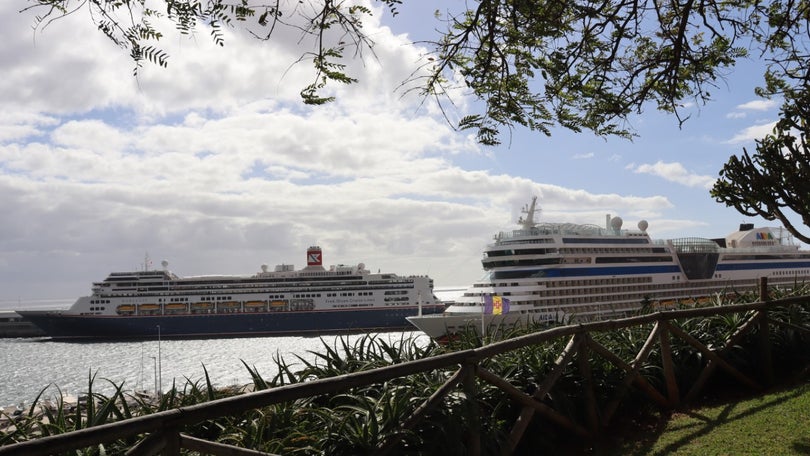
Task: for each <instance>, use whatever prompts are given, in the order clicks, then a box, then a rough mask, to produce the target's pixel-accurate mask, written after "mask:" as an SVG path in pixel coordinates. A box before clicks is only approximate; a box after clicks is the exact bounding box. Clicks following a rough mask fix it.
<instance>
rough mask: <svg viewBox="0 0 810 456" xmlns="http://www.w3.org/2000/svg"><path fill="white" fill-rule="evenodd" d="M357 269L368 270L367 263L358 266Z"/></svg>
mask: <svg viewBox="0 0 810 456" xmlns="http://www.w3.org/2000/svg"><path fill="white" fill-rule="evenodd" d="M357 269H366V264H365V263H360V264H358V265H357Z"/></svg>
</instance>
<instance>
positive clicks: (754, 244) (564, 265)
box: [408, 197, 810, 340]
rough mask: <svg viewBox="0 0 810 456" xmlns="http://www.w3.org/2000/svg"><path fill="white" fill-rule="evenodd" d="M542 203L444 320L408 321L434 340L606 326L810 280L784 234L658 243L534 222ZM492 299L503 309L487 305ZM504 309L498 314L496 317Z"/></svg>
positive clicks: (615, 229)
mask: <svg viewBox="0 0 810 456" xmlns="http://www.w3.org/2000/svg"><path fill="white" fill-rule="evenodd" d="M538 211H539V208H538V207H537V198H536V197H535V198H533V199H532V202H531V203H530V204H529V205H528V206H527V207H525V208H524V209H523V212H524V214H525V216H524V217H522V218H521V219H520V220H519V221H518V224H519V225H520V226H519V228H518V229H516V230H513V231H511V232H500V233H498V234H497V235H495V242H494V243H492V244H490V245H488V246H487V247H486V249H485V251H484V257H483V259H482V264H483V267H484V271H485V275H484V277H483V278H482V279H481V280H479V281H478V282H476V283H474V284H473V285H472V286H471V287H469V288H467V289H466V291H465V292H464V293H463V294H462V295H461V296H459V297H457V298H456V299H455V302H453V303H451V304H450V305H449V306H448V307H447V309H446V310H445V311H444V312H443V313H441V314H435V315H422V316H411V317H408V321H410V322H411V324H413V325H414V326H416V327H417V328H418V329H420V330H421V331H423V332H424V333H426V334H427V335H429V336H430V337H432V338H434V339H438V340H441V339H443V338H445V337H447V336H449V335H452V334H454V333H457V332H460V331H462V330H464V329H465V328H471V329H474V330H476V331H477V332H479V333H480V332H481V331H487V332H491V331H494V330H496V329H497V328H499V327H500V328H504V327H509V326H512V325H515V324H521V325H526V324H527V323H529V322H535V323H542V322H549V321H555V322H575V321H588V320H594V319H609V318H616V317H622V316H627V315H629V314H632V313H635V312H637V311H638V310H639V309H640V308H641V307H643V306H644V305H650V306H653V308H670V307H674V306H677V305H681V304H686V305H690V304H694V303H699V302H702V301H704V300H707V299H708V298H711V297H714V296H716V295H718V294H720V295H732V294H740V293H743V292H748V291H753V290H756V289H757V286H758V283H759V278H760V277H767V278H768V283H769V284H770V285H776V286H780V285H781V286H786V287H793V286H795V285H796V284H797V283H803V282H805V281H807V280H808V279H810V252H808V251H804V250H800V249H799V245H798V244H796V243H794V242H793V239H792V237H791V236H790V235H789V234H788V233H787V231H785V230H782V229H772V228H754V226H753V224H742V225H740V229H739V230H738V231H735V232H733V233H731V234H729V235H727V236H726V237H725V238H720V239H704V238H682V239H670V240H654V239H652V238H650V236H649V235H648V234H647V228H648V224H647V222H646V221H644V220H642V221H640V222H639V223H638V229H635V230H630V229H624V228H623V227H622V220H621V218H619V217H613V218H611V217H610V216H609V215H608V216H607V217H606V223H605V226H604V227H599V226H595V225H579V224H572V223H546V222H538V221H536V220H535V215H536V213H537V212H538ZM492 297H496V299H497V298H501V300H503V302H504V305H503V306H502V307H496V308H495V311H494V312H493V311H492V307H491V306H490V307H487V306H485V305H484V302H485V301H491V298H492ZM499 310H500V311H501V312H499Z"/></svg>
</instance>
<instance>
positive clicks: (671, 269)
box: [541, 261, 810, 277]
mask: <svg viewBox="0 0 810 456" xmlns="http://www.w3.org/2000/svg"><path fill="white" fill-rule="evenodd" d="M801 268H808V269H810V261H779V262H770V261H769V262H763V263H731V264H729V263H726V264H718V265H717V268H716V269H715V270H716V271H749V270H750V271H758V270H762V269H780V270H785V269H801ZM541 271H543V272H544V275H543V277H585V276H594V277H599V276H614V275H615V276H618V275H649V274H680V273H681V268H680V267H679V266H678V265H674V264H673V265H662V266H615V267H578V268H560V269H544V270H541Z"/></svg>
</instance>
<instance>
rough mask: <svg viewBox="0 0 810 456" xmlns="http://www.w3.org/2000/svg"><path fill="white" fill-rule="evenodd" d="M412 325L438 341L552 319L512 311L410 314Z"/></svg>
mask: <svg viewBox="0 0 810 456" xmlns="http://www.w3.org/2000/svg"><path fill="white" fill-rule="evenodd" d="M407 320H408V322H409V323H410V324H412V325H413V326H415V327H416V328H417V329H419V330H420V331H422V332H423V333H425V334H426V335H428V336H429V337H430V338H432V339H434V340H437V341H440V342H441V341H445V340H447V339H448V338H449V337H450V336H452V335H458V334H463V333H465V332H470V333H475V334H477V335H479V336H480V335H481V334H482V329H483V330H484V332H485V333H486V334H487V335H490V336H493V335H495V334H498V333H501V334H505V333H508V332H509V331H511V330H513V329H517V328H527V327H528V326H529V325H533V324H544V323H549V322H550V321H553V317H552V315H550V314H547V313H536V312H532V313H529V312H509V313H505V314H500V315H491V314H487V315H481V314H480V313H479V314H475V313H466V314H450V313H437V314H432V315H422V316H412V317H407Z"/></svg>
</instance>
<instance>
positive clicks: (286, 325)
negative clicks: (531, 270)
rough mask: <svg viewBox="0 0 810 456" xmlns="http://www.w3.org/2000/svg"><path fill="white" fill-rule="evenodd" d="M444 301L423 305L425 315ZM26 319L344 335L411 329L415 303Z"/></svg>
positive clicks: (96, 332)
mask: <svg viewBox="0 0 810 456" xmlns="http://www.w3.org/2000/svg"><path fill="white" fill-rule="evenodd" d="M443 310H444V307H443V306H441V305H435V306H424V307H423V309H422V312H423V314H429V313H439V312H441V311H443ZM18 313H19V314H20V315H21V316H23V318H25V319H26V320H28V321H30V322H32V323H33V324H35V325H36V326H37V327H39V328H41V329H42V330H43V331H44V332H45V333H46V334H47V336H48V337H51V338H52V339H57V340H66V339H70V340H87V339H105V340H111V339H154V338H157V337H158V336H160V337H162V338H167V339H170V338H214V337H251V336H289V335H319V334H341V333H357V332H374V331H394V330H413V329H414V328H413V327H412V326H411V325H410V324H409V323H408V321H407V320H406V318H407V317H409V316H415V315H417V313H418V308H417V307H402V308H396V309H363V310H346V309H342V310H335V311H331V310H322V311H306V312H267V313H242V314H202V315H155V316H102V315H71V314H67V313H61V312H53V311H19V312H18Z"/></svg>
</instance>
